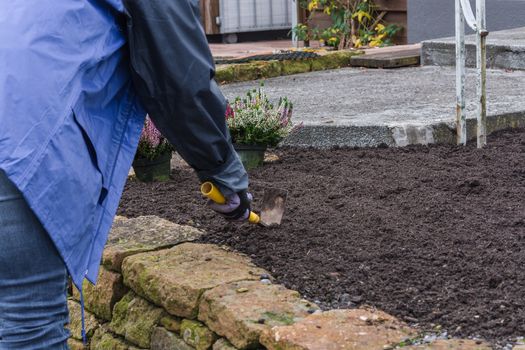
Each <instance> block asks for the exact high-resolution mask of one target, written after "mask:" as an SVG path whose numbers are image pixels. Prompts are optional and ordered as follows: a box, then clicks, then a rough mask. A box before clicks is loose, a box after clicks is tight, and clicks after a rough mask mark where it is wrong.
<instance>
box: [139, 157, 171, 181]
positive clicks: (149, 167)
mask: <svg viewBox="0 0 525 350" xmlns="http://www.w3.org/2000/svg"><path fill="white" fill-rule="evenodd" d="M133 170H134V171H135V175H136V176H137V179H139V180H140V181H142V182H152V181H167V180H169V178H170V172H171V152H167V153H164V154H161V155H160V156H158V157H157V158H155V159H153V160H149V159H146V158H135V160H133Z"/></svg>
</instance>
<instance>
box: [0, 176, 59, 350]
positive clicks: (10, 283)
mask: <svg viewBox="0 0 525 350" xmlns="http://www.w3.org/2000/svg"><path fill="white" fill-rule="evenodd" d="M66 285H67V270H66V267H65V265H64V263H63V261H62V259H61V257H60V256H59V254H58V252H57V250H56V248H55V246H54V245H53V243H52V242H51V240H50V239H49V237H48V235H47V233H46V231H45V230H44V228H43V227H42V225H41V224H40V222H39V220H38V219H37V218H36V216H35V215H34V214H33V212H32V211H31V209H30V208H29V206H28V205H27V203H26V201H25V200H24V198H23V197H22V195H21V193H20V192H19V191H18V190H17V189H16V187H15V186H14V185H13V184H12V183H11V182H10V181H9V180H8V179H7V177H6V176H5V174H4V172H3V171H1V170H0V350H14V349H16V350H18V349H24V350H33V349H35V350H36V349H47V350H55V349H57V350H58V349H60V350H63V349H66V350H67V349H68V347H67V339H68V337H69V331H67V330H66V329H64V325H65V324H67V322H68V310H67V296H66V288H67V287H66Z"/></svg>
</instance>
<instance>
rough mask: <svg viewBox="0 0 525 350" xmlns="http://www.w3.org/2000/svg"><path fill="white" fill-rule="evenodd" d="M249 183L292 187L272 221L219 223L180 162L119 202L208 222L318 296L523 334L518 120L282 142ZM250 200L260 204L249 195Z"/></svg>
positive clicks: (493, 336)
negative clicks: (478, 134) (492, 129)
mask: <svg viewBox="0 0 525 350" xmlns="http://www.w3.org/2000/svg"><path fill="white" fill-rule="evenodd" d="M277 154H278V155H279V157H280V160H279V161H277V162H274V163H271V164H266V165H265V166H263V167H261V168H260V169H257V170H254V171H252V172H251V173H250V176H251V190H252V191H253V193H254V194H255V197H256V198H261V197H262V190H263V188H264V187H265V186H268V187H278V188H284V189H287V190H288V191H289V197H288V203H287V212H286V214H285V218H284V220H283V224H282V226H281V227H279V228H271V229H265V228H260V227H258V226H251V225H248V224H245V225H241V226H240V225H234V224H229V223H225V222H224V221H223V220H222V219H221V218H220V217H218V216H216V215H215V214H214V213H212V212H210V211H209V210H208V209H207V208H206V207H205V200H204V199H203V198H202V197H201V196H200V194H199V184H198V182H197V180H196V177H195V176H194V175H193V174H192V173H191V172H190V170H189V169H187V168H185V167H180V168H179V169H177V170H176V171H174V172H173V174H172V180H171V181H169V182H166V183H154V184H144V183H139V182H137V181H129V182H128V184H127V185H126V189H125V193H124V196H123V199H122V203H121V207H120V210H119V213H120V214H121V215H125V216H138V215H146V214H156V215H159V216H161V217H164V218H167V219H169V220H172V221H175V222H178V223H182V224H188V223H189V224H192V225H195V226H198V227H201V228H203V229H205V230H207V232H208V235H207V236H206V238H205V239H204V240H205V241H207V242H213V243H219V244H226V245H229V246H231V247H233V248H235V249H237V250H239V251H241V252H244V253H246V254H248V255H250V256H251V257H252V258H253V259H254V261H255V262H256V263H257V264H258V265H260V266H262V267H264V268H266V269H268V270H269V271H271V272H272V274H273V275H274V276H275V277H276V278H277V279H278V281H279V282H281V283H283V284H285V285H286V286H287V287H289V288H292V289H297V290H299V291H300V292H301V293H303V294H304V295H305V296H306V297H307V298H310V299H312V300H317V301H318V302H320V304H321V305H322V306H323V307H325V308H329V307H340V308H347V307H354V306H356V305H361V304H370V305H374V306H377V307H378V308H381V309H383V310H385V311H387V312H389V313H391V314H393V315H396V316H398V317H400V318H402V319H404V320H407V321H408V322H409V323H411V324H414V323H418V324H419V325H421V326H422V327H423V328H425V329H432V328H435V327H436V326H437V325H441V326H442V327H443V329H446V330H448V332H449V334H450V335H454V336H481V337H483V338H486V339H489V340H492V341H495V342H505V341H507V340H509V339H513V338H514V337H517V336H523V335H525V201H524V196H525V130H518V131H506V132H501V133H499V134H497V135H495V136H493V137H490V138H489V146H488V147H487V148H485V149H483V150H478V149H476V148H475V146H474V145H469V146H467V147H454V146H444V145H441V146H429V147H425V146H416V147H407V148H398V149H382V148H377V149H364V150H363V149H361V150H359V149H355V150H353V149H334V150H324V151H320V150H298V149H282V150H279V151H277ZM255 208H257V202H256V203H255Z"/></svg>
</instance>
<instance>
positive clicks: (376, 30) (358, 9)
mask: <svg viewBox="0 0 525 350" xmlns="http://www.w3.org/2000/svg"><path fill="white" fill-rule="evenodd" d="M300 5H301V6H302V7H303V8H305V9H307V10H308V11H309V12H310V17H312V16H313V15H314V13H315V12H316V11H320V10H322V11H323V12H324V13H326V14H327V15H329V16H330V17H331V19H332V25H331V26H330V27H328V28H326V29H323V30H320V29H319V28H311V30H308V29H309V28H308V27H307V26H306V25H305V24H299V25H298V26H297V27H295V28H294V29H292V32H294V33H295V34H296V35H297V37H298V39H299V40H319V41H320V42H322V43H324V44H326V45H327V46H332V47H335V48H338V49H346V48H360V47H363V46H370V47H377V46H386V45H391V44H392V41H391V39H392V37H393V36H394V35H396V34H397V33H398V32H399V31H400V30H401V27H400V26H398V25H395V24H388V25H387V24H385V23H384V21H383V16H384V15H385V13H384V12H381V13H380V12H379V11H378V10H377V6H376V5H375V4H374V3H373V0H300Z"/></svg>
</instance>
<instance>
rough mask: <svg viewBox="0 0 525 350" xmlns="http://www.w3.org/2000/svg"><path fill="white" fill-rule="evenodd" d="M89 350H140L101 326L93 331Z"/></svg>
mask: <svg viewBox="0 0 525 350" xmlns="http://www.w3.org/2000/svg"><path fill="white" fill-rule="evenodd" d="M89 349H91V350H140V349H139V348H137V347H134V346H133V345H130V344H128V343H127V342H126V341H124V340H122V339H120V338H119V337H118V336H116V335H114V334H112V333H111V332H110V331H109V330H108V328H107V327H105V326H102V327H100V328H99V329H97V330H96V331H95V334H94V335H93V339H91V343H90V346H89Z"/></svg>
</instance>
